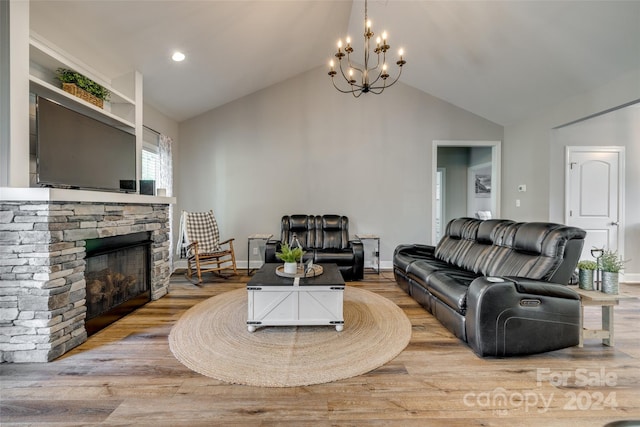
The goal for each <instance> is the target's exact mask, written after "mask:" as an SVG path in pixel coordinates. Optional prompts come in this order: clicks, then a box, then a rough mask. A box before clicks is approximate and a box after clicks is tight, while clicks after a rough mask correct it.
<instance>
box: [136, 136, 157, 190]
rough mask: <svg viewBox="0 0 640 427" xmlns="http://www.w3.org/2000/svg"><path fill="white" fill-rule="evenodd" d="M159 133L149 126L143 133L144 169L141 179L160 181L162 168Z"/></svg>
mask: <svg viewBox="0 0 640 427" xmlns="http://www.w3.org/2000/svg"><path fill="white" fill-rule="evenodd" d="M159 142H160V141H159V135H158V134H157V133H155V132H153V131H151V130H149V129H147V128H145V129H144V132H143V135H142V171H141V175H140V179H152V180H154V181H158V174H159V170H160V152H159V149H158V144H159Z"/></svg>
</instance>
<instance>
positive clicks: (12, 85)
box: [0, 0, 29, 187]
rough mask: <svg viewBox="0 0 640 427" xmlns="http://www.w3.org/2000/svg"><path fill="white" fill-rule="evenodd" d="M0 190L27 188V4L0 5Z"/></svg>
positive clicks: (12, 0) (14, 0) (19, 0)
mask: <svg viewBox="0 0 640 427" xmlns="http://www.w3.org/2000/svg"><path fill="white" fill-rule="evenodd" d="M0 8H1V9H0V12H1V14H2V17H1V18H0V19H1V20H2V26H1V27H2V30H0V32H1V34H0V35H1V37H0V40H2V41H1V42H0V58H1V59H2V64H3V65H2V69H1V70H0V92H1V93H2V101H0V104H1V105H0V123H1V124H2V125H1V130H0V186H2V187H28V186H29V1H26V0H10V1H9V2H2V4H1V5H0Z"/></svg>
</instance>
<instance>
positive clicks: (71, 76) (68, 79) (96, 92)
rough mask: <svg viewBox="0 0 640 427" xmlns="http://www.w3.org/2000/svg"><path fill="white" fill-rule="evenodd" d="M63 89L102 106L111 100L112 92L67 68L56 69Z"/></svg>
mask: <svg viewBox="0 0 640 427" xmlns="http://www.w3.org/2000/svg"><path fill="white" fill-rule="evenodd" d="M56 73H57V74H58V80H60V82H62V90H64V91H65V92H68V93H70V94H72V95H74V96H77V97H78V98H80V99H83V100H85V101H87V102H89V103H91V104H93V105H96V106H98V107H100V108H102V107H103V105H104V101H108V100H109V96H110V95H111V92H109V90H108V89H106V88H105V87H103V86H101V85H99V84H98V83H96V82H94V81H93V80H91V79H90V78H88V77H85V76H83V75H82V74H80V73H77V72H75V71H73V70H69V69H67V68H58V69H57V70H56Z"/></svg>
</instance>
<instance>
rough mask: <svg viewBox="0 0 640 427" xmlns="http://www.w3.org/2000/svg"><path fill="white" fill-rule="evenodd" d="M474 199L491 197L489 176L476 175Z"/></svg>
mask: <svg viewBox="0 0 640 427" xmlns="http://www.w3.org/2000/svg"><path fill="white" fill-rule="evenodd" d="M475 188H476V190H475V191H476V197H478V198H484V197H491V175H490V174H476V179H475Z"/></svg>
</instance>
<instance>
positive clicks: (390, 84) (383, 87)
mask: <svg viewBox="0 0 640 427" xmlns="http://www.w3.org/2000/svg"><path fill="white" fill-rule="evenodd" d="M401 75H402V67H400V72H399V73H398V76H397V77H396V78H395V79H394V80H393V81H392V82H391V83H389V84H387V81H386V80H385V82H384V86H376V87H372V88H370V90H371V89H380V88H382V90H384V89H386V88H388V87H391V86H393V85H394V84H396V82H397V81H398V80H400V76H401Z"/></svg>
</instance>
